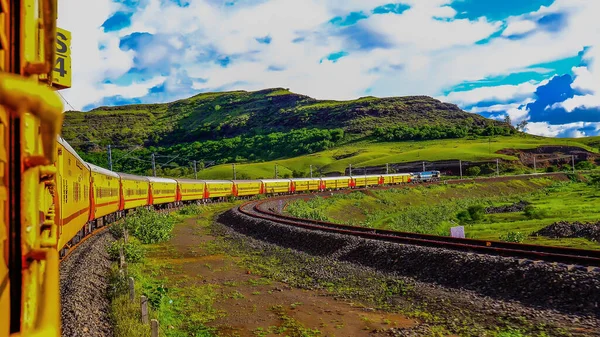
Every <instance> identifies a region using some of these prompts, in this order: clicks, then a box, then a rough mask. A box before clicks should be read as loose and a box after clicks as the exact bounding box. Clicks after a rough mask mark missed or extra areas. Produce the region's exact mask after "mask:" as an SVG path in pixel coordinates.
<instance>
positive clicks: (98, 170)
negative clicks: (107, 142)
mask: <svg viewBox="0 0 600 337" xmlns="http://www.w3.org/2000/svg"><path fill="white" fill-rule="evenodd" d="M86 164H87V165H88V166H89V167H90V170H92V172H95V173H100V174H104V175H106V176H110V177H113V178H117V179H118V178H120V177H119V175H118V174H116V173H115V172H113V171H111V170H108V169H105V168H104V167H100V166H97V165H94V164H90V163H86Z"/></svg>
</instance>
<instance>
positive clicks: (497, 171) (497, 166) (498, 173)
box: [496, 158, 500, 176]
mask: <svg viewBox="0 0 600 337" xmlns="http://www.w3.org/2000/svg"><path fill="white" fill-rule="evenodd" d="M496 175H497V176H500V166H499V165H498V158H496Z"/></svg>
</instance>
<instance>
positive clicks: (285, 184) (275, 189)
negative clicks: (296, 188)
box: [265, 181, 291, 193]
mask: <svg viewBox="0 0 600 337" xmlns="http://www.w3.org/2000/svg"><path fill="white" fill-rule="evenodd" d="M290 184H291V181H268V182H267V181H266V182H265V193H287V192H289V191H290Z"/></svg>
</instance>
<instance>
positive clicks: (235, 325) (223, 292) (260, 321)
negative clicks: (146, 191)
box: [153, 219, 418, 337]
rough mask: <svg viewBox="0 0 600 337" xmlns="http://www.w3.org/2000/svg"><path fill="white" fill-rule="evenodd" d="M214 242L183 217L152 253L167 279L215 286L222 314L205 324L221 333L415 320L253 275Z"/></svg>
mask: <svg viewBox="0 0 600 337" xmlns="http://www.w3.org/2000/svg"><path fill="white" fill-rule="evenodd" d="M214 240H216V238H215V237H214V236H212V235H210V233H209V230H208V229H207V228H204V227H203V226H200V225H198V224H197V220H195V219H187V220H186V221H185V223H184V224H181V225H178V226H176V227H175V230H174V237H173V239H171V240H170V242H169V245H167V246H165V247H164V249H163V250H161V251H160V252H155V253H153V255H154V256H153V257H158V256H161V258H164V259H165V262H167V263H169V264H171V265H173V266H174V267H175V268H174V270H173V272H172V273H173V274H172V275H170V276H169V277H170V278H177V279H183V280H187V281H186V282H188V283H189V286H193V285H194V284H205V285H206V284H213V285H216V292H217V293H218V294H219V296H218V297H217V298H218V299H217V301H216V303H214V305H213V306H214V308H216V309H217V310H218V311H220V312H221V313H223V314H224V315H222V317H220V318H217V319H216V320H214V321H212V322H210V323H208V324H207V325H208V326H211V327H215V328H216V329H217V331H218V333H219V335H221V336H277V335H278V333H280V332H283V331H286V334H288V333H289V331H294V330H295V331H301V332H303V333H305V334H306V335H307V336H311V335H313V334H316V332H317V331H316V330H318V331H320V335H319V336H357V337H359V336H387V335H388V334H387V333H386V332H385V331H386V330H388V329H389V328H392V327H396V328H398V327H413V326H415V325H417V324H418V323H417V322H416V321H415V320H414V319H408V318H406V317H404V316H402V315H398V314H391V313H385V312H381V311H377V310H374V309H371V308H364V307H362V306H360V305H357V304H353V303H348V302H344V301H341V300H336V299H334V298H332V297H328V296H324V295H323V294H322V293H320V292H318V291H313V290H303V289H296V288H292V287H290V286H288V285H286V284H285V283H280V282H274V281H271V280H268V279H265V278H261V277H259V276H256V275H252V274H251V273H250V272H249V271H248V270H245V269H243V268H242V267H240V266H239V265H238V264H237V263H236V260H235V258H234V257H231V256H227V255H213V254H211V252H210V249H209V248H208V249H207V247H210V245H211V244H213V243H214ZM311 330H312V331H311ZM311 333H313V334H311Z"/></svg>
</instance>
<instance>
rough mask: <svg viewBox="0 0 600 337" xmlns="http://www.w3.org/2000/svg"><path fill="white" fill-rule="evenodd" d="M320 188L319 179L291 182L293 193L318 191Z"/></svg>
mask: <svg viewBox="0 0 600 337" xmlns="http://www.w3.org/2000/svg"><path fill="white" fill-rule="evenodd" d="M320 187H321V179H319V178H296V179H294V180H293V181H292V191H293V192H309V191H318V190H319V188H320Z"/></svg>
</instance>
